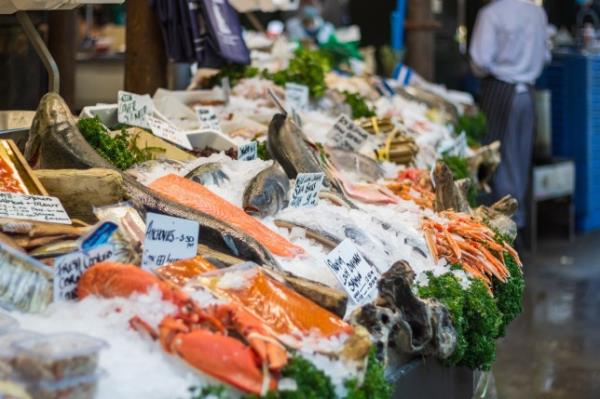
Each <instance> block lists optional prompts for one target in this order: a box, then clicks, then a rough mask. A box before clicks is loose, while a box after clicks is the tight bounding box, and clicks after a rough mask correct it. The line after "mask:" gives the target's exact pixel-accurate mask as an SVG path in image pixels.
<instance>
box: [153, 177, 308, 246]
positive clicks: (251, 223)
mask: <svg viewBox="0 0 600 399" xmlns="http://www.w3.org/2000/svg"><path fill="white" fill-rule="evenodd" d="M150 188H151V189H152V190H154V191H156V192H157V193H159V194H161V195H162V196H163V197H165V198H168V199H170V200H171V201H174V202H177V203H179V204H182V205H185V206H187V207H190V208H192V209H196V210H198V211H200V212H203V213H206V214H208V215H210V216H212V217H214V218H216V219H219V220H222V221H223V222H225V223H227V224H229V225H231V226H233V227H234V228H238V229H240V230H242V231H243V232H244V233H246V234H247V235H249V236H250V237H252V238H254V239H255V240H256V241H258V242H259V243H261V244H262V245H264V246H265V247H266V248H267V249H268V250H269V251H270V252H271V253H273V254H274V255H278V256H283V257H294V256H297V255H300V254H302V253H304V250H303V249H302V248H300V247H299V246H297V245H294V244H292V243H291V242H289V241H288V240H286V239H285V238H284V237H282V236H280V235H279V234H277V233H275V232H274V231H272V230H270V229H269V228H268V227H267V226H265V225H264V224H262V223H261V222H260V221H258V220H256V219H254V218H253V217H252V216H249V215H247V214H246V213H245V212H244V211H243V210H242V209H241V208H238V207H237V206H235V205H233V204H232V203H230V202H228V201H226V200H224V199H223V198H221V197H219V196H218V195H216V194H214V193H213V192H212V191H210V190H209V189H207V188H206V187H204V186H202V185H201V184H198V183H194V182H193V181H190V180H188V179H185V178H183V177H181V176H177V175H172V174H171V175H167V176H163V177H161V178H160V179H157V180H155V181H154V182H153V183H152V184H150Z"/></svg>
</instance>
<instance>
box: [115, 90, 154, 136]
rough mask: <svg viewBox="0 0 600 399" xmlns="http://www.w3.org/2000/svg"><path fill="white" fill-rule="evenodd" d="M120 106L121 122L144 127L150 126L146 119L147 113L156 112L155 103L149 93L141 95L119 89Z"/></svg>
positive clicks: (119, 115)
mask: <svg viewBox="0 0 600 399" xmlns="http://www.w3.org/2000/svg"><path fill="white" fill-rule="evenodd" d="M118 107H119V108H118V119H119V123H124V124H126V125H131V126H139V127H142V128H144V129H149V128H150V126H149V125H148V122H147V121H146V115H151V114H152V113H154V103H153V102H152V98H151V97H150V96H149V95H148V94H145V95H143V96H140V95H138V94H134V93H129V92H127V91H123V90H119V98H118Z"/></svg>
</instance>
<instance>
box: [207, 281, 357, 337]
mask: <svg viewBox="0 0 600 399" xmlns="http://www.w3.org/2000/svg"><path fill="white" fill-rule="evenodd" d="M211 288H212V287H211ZM214 289H215V290H216V291H221V292H224V293H226V294H227V296H229V297H230V298H232V299H234V300H235V301H237V302H239V303H241V304H242V305H243V306H245V307H246V308H248V309H250V310H251V311H252V312H253V313H254V314H256V315H257V316H258V317H259V318H260V319H262V320H263V321H264V322H265V324H266V325H267V326H269V327H270V328H271V329H272V330H273V332H275V334H279V335H281V334H288V335H294V334H298V333H300V334H301V335H304V336H306V335H309V334H310V333H311V332H317V333H318V334H319V335H320V336H322V337H324V338H330V337H332V336H336V335H339V334H341V333H347V334H352V332H353V328H352V326H350V325H349V324H348V323H346V322H344V321H343V320H342V319H340V318H339V317H337V316H336V315H334V314H333V313H330V312H329V311H328V310H325V309H323V308H322V307H320V306H319V305H317V304H316V303H314V302H312V301H311V300H310V299H307V298H305V297H303V296H302V295H300V294H298V293H297V292H295V291H293V290H292V289H290V288H288V287H287V286H285V285H284V284H282V283H280V282H279V281H276V280H274V279H272V278H270V277H269V276H267V275H266V274H265V273H263V272H262V271H259V272H258V273H257V274H256V275H255V277H254V279H253V281H252V283H251V284H248V285H247V286H246V287H243V288H241V289H232V288H228V289H221V288H218V286H217V287H214Z"/></svg>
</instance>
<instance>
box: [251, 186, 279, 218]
mask: <svg viewBox="0 0 600 399" xmlns="http://www.w3.org/2000/svg"><path fill="white" fill-rule="evenodd" d="M244 211H245V212H246V213H247V214H249V215H253V216H261V217H262V216H266V215H272V214H275V213H276V212H277V202H276V201H275V200H274V199H273V195H271V194H270V193H269V192H268V191H267V190H265V191H262V192H259V193H255V194H254V195H252V196H250V198H249V199H248V201H246V204H244Z"/></svg>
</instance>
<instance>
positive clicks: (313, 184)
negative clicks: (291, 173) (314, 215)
mask: <svg viewBox="0 0 600 399" xmlns="http://www.w3.org/2000/svg"><path fill="white" fill-rule="evenodd" d="M324 178H325V175H324V174H323V173H298V176H296V185H295V186H294V191H292V200H291V201H290V206H291V207H292V208H309V207H313V206H317V204H318V203H319V193H320V192H321V188H322V187H323V179H324Z"/></svg>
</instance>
